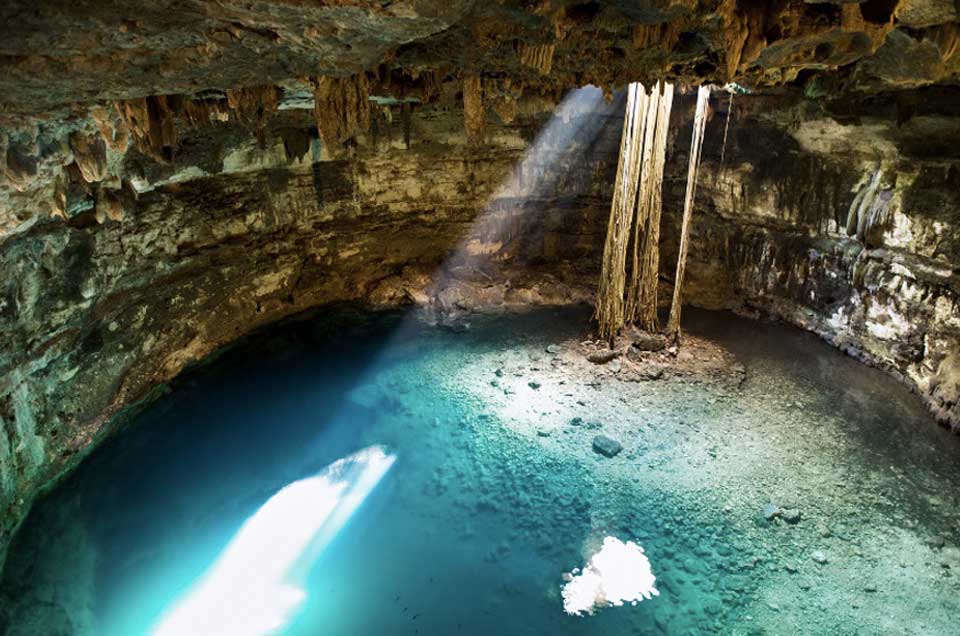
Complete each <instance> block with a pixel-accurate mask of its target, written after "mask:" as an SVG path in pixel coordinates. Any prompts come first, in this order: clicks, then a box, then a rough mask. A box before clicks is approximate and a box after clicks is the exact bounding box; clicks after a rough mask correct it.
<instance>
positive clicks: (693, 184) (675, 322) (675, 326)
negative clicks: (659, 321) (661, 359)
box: [667, 86, 710, 341]
mask: <svg viewBox="0 0 960 636" xmlns="http://www.w3.org/2000/svg"><path fill="white" fill-rule="evenodd" d="M709 101H710V89H709V88H707V87H706V86H701V87H700V89H699V90H698V91H697V110H696V114H695V115H694V119H693V135H692V137H691V140H690V164H689V166H688V167H687V195H686V198H685V199H684V202H683V222H682V224H681V227H680V253H679V255H678V256H677V275H676V279H675V282H674V285H673V302H672V303H671V305H670V318H669V320H668V321H667V336H668V337H672V338H673V339H674V340H675V341H679V340H680V304H681V298H682V296H683V274H684V270H685V269H686V264H687V249H688V248H689V242H690V219H691V217H692V216H693V202H694V199H695V198H696V195H697V176H698V174H699V172H700V153H701V151H702V150H703V132H704V130H705V129H706V125H707V106H708V105H709Z"/></svg>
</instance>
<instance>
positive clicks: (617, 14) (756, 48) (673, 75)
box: [0, 0, 960, 115]
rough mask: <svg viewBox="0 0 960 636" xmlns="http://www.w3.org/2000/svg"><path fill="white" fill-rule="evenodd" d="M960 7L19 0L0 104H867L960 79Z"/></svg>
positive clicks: (2, 27)
mask: <svg viewBox="0 0 960 636" xmlns="http://www.w3.org/2000/svg"><path fill="white" fill-rule="evenodd" d="M958 7H960V2H958V1H957V0H899V2H898V1H897V0H867V1H866V2H861V3H856V2H804V1H802V0H770V1H767V2H762V1H755V0H719V1H718V0H705V1H703V2H693V1H691V0H641V1H629V0H593V1H590V2H582V1H570V0H525V1H517V0H399V1H396V2H391V1H389V0H379V1H374V0H252V1H245V2H240V1H231V0H221V1H217V2H210V1H204V0H154V1H151V2H144V1H143V0H118V1H116V2H99V1H97V0H70V1H65V0H57V1H52V2H42V3H37V2H35V1H34V0H29V1H25V0H8V1H7V2H4V3H3V6H2V7H0V66H2V68H0V112H2V113H6V114H8V115H9V114H18V113H20V114H22V113H37V112H42V111H53V110H56V109H62V108H71V107H76V105H77V104H84V103H93V102H99V101H106V100H128V99H136V98H142V97H145V96H150V95H171V94H177V95H197V94H202V93H203V92H204V91H211V90H213V91H216V90H219V91H223V90H227V89H234V88H237V87H249V86H263V85H268V84H280V83H283V82H288V81H291V80H296V79H307V80H310V79H311V78H317V77H321V76H326V77H338V78H343V77H350V76H355V75H357V74H358V73H363V72H366V73H369V74H370V75H371V79H372V81H373V82H374V86H373V88H374V89H375V90H376V91H377V92H383V93H388V94H397V93H404V92H408V93H410V94H414V95H417V96H418V97H420V98H426V99H431V98H432V97H434V95H433V94H431V91H430V90H429V86H430V85H431V83H434V84H435V83H438V82H441V81H443V80H444V79H446V78H451V77H452V78H458V77H461V76H464V75H477V76H481V77H483V78H485V80H487V81H488V82H489V81H490V80H491V79H495V80H497V81H499V82H500V86H501V87H502V86H506V87H508V88H504V89H502V90H510V91H514V92H516V91H518V90H526V91H540V92H543V93H546V92H550V91H558V90H563V89H566V88H570V87H574V86H581V85H585V84H595V85H600V86H604V87H608V88H612V87H615V86H620V85H623V84H624V83H626V82H628V81H635V80H641V81H643V80H646V81H649V80H651V79H653V78H660V77H666V78H670V79H674V80H676V81H679V82H681V83H684V84H690V85H693V84H700V83H704V82H710V83H716V84H724V83H727V82H735V83H737V84H739V85H741V86H743V87H746V88H748V89H750V90H754V91H776V90H783V89H784V87H786V88H787V90H797V91H798V92H800V91H803V92H804V93H805V94H807V95H808V96H812V97H823V96H830V97H836V96H838V95H850V96H854V97H858V96H862V95H870V94H878V93H883V92H889V91H898V90H903V89H913V88H919V87H923V86H928V85H931V84H947V85H950V84H956V83H957V80H958V76H960V54H957V49H958V48H960V47H958V42H960V24H958V14H960V9H958ZM425 86H426V88H425ZM485 88H486V87H485ZM486 91H487V94H488V95H489V93H490V89H489V88H486Z"/></svg>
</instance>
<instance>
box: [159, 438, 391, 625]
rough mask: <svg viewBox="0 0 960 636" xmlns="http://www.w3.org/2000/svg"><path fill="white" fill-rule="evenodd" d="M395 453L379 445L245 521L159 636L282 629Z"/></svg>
mask: <svg viewBox="0 0 960 636" xmlns="http://www.w3.org/2000/svg"><path fill="white" fill-rule="evenodd" d="M395 459H396V458H395V457H394V456H393V455H388V454H387V453H386V452H385V451H384V450H383V449H382V448H381V447H379V446H371V447H369V448H365V449H364V450H361V451H359V452H357V453H354V454H353V455H349V456H347V457H344V458H342V459H339V460H337V461H336V462H334V463H333V464H330V465H329V466H328V467H327V468H325V469H324V470H323V471H322V472H320V473H318V474H316V475H314V476H312V477H308V478H306V479H301V480H299V481H295V482H293V483H291V484H289V485H287V486H285V487H283V488H282V489H281V490H279V491H278V492H277V493H276V494H275V495H273V496H272V497H271V498H270V499H269V500H267V502H266V503H265V504H263V506H261V507H260V509H259V510H257V512H256V513H254V515H253V516H252V517H250V518H249V519H247V521H245V522H244V524H243V525H242V526H241V528H240V530H239V531H238V532H237V534H236V535H235V536H234V538H233V539H232V540H231V542H230V544H229V545H228V546H227V547H226V549H225V550H224V551H223V552H222V553H221V555H220V556H219V557H218V558H217V560H216V562H215V563H214V564H213V566H212V567H211V568H210V569H209V570H208V571H207V572H206V573H205V574H204V576H203V577H202V578H201V579H200V580H199V581H198V582H197V583H196V584H195V585H194V586H193V588H191V589H190V590H189V591H188V593H187V594H186V595H185V596H184V597H182V598H181V599H180V600H179V601H178V602H177V603H176V604H174V605H173V606H172V608H171V609H169V610H168V611H167V613H166V614H165V615H164V616H163V617H162V618H161V620H160V621H159V623H158V624H157V626H156V627H155V628H154V630H153V632H152V633H153V636H268V635H270V636H273V635H275V634H277V632H278V631H279V630H281V629H282V628H283V627H285V626H286V625H287V623H288V622H289V621H290V619H291V618H292V617H293V614H294V612H295V611H296V610H297V609H298V608H299V606H300V605H301V604H302V603H303V601H304V599H305V598H306V593H305V592H304V590H303V581H304V580H305V578H306V576H307V573H308V571H309V569H310V567H311V565H312V564H313V562H314V561H315V560H316V559H317V557H318V556H319V555H320V552H321V551H322V550H323V548H324V547H325V546H326V545H327V544H328V543H329V542H330V540H332V539H333V537H334V536H335V535H336V533H337V531H338V530H340V528H341V527H343V525H344V524H345V523H346V522H347V520H348V519H349V518H350V516H351V515H352V514H353V513H354V511H356V509H357V508H358V507H359V506H360V504H361V503H363V500H364V499H366V497H367V495H368V494H370V492H371V491H372V490H373V488H374V487H375V486H376V485H377V484H378V483H379V482H380V480H381V479H382V478H383V476H384V475H385V474H386V473H387V471H388V470H389V469H390V467H391V466H392V465H393V462H394V460H395Z"/></svg>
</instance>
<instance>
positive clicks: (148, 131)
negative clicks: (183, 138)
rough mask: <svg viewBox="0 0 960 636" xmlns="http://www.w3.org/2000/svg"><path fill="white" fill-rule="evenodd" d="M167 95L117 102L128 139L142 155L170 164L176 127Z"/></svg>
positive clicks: (174, 144)
mask: <svg viewBox="0 0 960 636" xmlns="http://www.w3.org/2000/svg"><path fill="white" fill-rule="evenodd" d="M167 98H168V96H167V95H153V96H150V97H146V98H143V99H130V100H123V101H118V102H116V108H117V111H118V112H119V114H120V117H121V119H123V121H124V124H125V125H126V127H127V130H129V131H130V136H131V137H133V140H134V142H135V143H136V144H137V148H138V149H139V150H140V152H142V153H143V154H145V155H147V156H150V157H153V158H155V159H158V160H160V161H170V160H171V159H172V158H173V149H174V148H175V147H176V145H177V128H176V123H175V119H174V112H173V109H172V108H170V105H169V103H168V99H167Z"/></svg>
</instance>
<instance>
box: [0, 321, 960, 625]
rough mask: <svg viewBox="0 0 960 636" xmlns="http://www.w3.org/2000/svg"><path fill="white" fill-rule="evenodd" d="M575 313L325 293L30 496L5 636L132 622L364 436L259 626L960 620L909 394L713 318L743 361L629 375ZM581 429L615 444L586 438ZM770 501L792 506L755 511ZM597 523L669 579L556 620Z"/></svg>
mask: <svg viewBox="0 0 960 636" xmlns="http://www.w3.org/2000/svg"><path fill="white" fill-rule="evenodd" d="M587 316H588V314H587V313H585V312H584V311H583V310H563V311H558V310H549V311H537V312H532V313H529V314H523V315H517V316H500V317H490V318H485V319H474V321H473V323H472V324H470V325H469V328H455V329H451V328H443V327H432V326H428V325H426V324H424V323H422V322H420V321H418V320H417V319H416V318H414V317H412V316H410V315H407V316H404V315H402V314H395V313H390V314H377V313H362V312H357V311H353V310H343V311H341V310H336V311H330V312H327V313H325V314H324V315H323V316H321V317H318V318H313V319H311V320H309V321H304V322H299V323H293V324H286V325H281V326H278V327H275V328H273V329H271V330H270V331H268V332H266V333H263V334H259V335H257V336H256V337H253V338H251V339H250V340H249V341H247V342H245V343H244V344H242V345H241V346H238V347H237V348H235V349H234V350H232V351H230V352H228V353H226V354H224V355H223V356H221V357H220V358H219V359H217V360H215V361H213V362H211V363H210V364H208V365H206V366H205V367H203V368H201V369H198V370H195V371H193V372H191V373H189V374H187V376H185V377H184V378H183V379H182V380H180V381H178V382H177V383H176V384H175V386H174V388H173V391H172V392H171V393H170V394H169V395H168V396H166V397H164V398H162V399H160V400H159V401H158V402H156V403H155V404H153V405H151V406H150V407H149V408H148V410H147V411H146V412H145V413H144V414H143V415H142V416H140V417H139V418H138V419H137V420H136V421H135V422H134V423H132V424H131V425H129V427H128V428H127V429H126V430H124V431H123V433H122V434H121V435H118V436H116V437H115V438H113V439H112V440H110V441H109V442H108V443H106V444H105V445H104V446H102V447H101V448H100V449H98V450H97V451H96V452H95V453H94V454H93V455H92V456H91V457H90V458H89V459H88V460H87V461H85V462H84V463H83V464H82V466H81V467H80V468H79V469H78V470H77V471H76V472H75V473H73V474H72V475H71V476H70V477H69V478H68V479H66V480H65V481H64V482H63V484H62V485H61V486H60V487H59V488H58V489H57V490H56V491H55V492H53V493H52V494H51V495H50V496H49V497H47V498H46V499H44V500H43V501H42V502H41V503H40V504H38V505H37V506H36V508H35V509H34V511H33V513H32V514H31V516H30V518H29V519H28V521H27V523H26V525H25V527H24V529H23V531H22V533H21V534H20V536H19V538H18V540H17V542H16V543H15V545H14V546H13V548H12V549H11V552H10V555H9V558H8V564H7V568H6V571H5V573H4V581H3V584H2V596H0V602H2V604H3V605H2V611H0V617H2V618H0V620H2V621H3V622H4V624H5V627H4V629H5V633H7V634H10V635H18V636H27V635H29V636H33V635H36V636H40V635H43V636H60V635H63V636H67V635H74V634H76V635H84V636H87V635H89V636H137V635H140V634H147V633H149V632H150V630H151V628H152V627H153V626H154V625H156V624H157V621H158V620H160V619H161V617H163V616H164V614H165V612H167V611H168V610H169V609H170V607H171V606H172V605H173V604H174V603H175V602H176V600H177V599H178V598H181V597H182V596H183V595H184V594H185V593H187V592H188V591H189V590H190V589H191V586H192V585H193V584H194V583H195V582H196V581H197V580H198V579H200V577H202V575H203V574H204V572H205V571H207V570H208V569H209V568H210V567H211V565H212V564H213V563H214V561H215V560H216V558H217V556H218V554H220V553H221V551H222V550H223V549H224V547H225V546H226V545H227V544H228V543H229V542H230V540H231V538H232V537H233V536H234V535H235V534H236V533H237V531H238V530H239V528H240V527H241V525H242V524H243V522H244V521H245V520H246V519H248V518H249V517H250V516H251V515H252V514H254V513H255V512H256V511H257V509H258V508H259V507H260V506H261V505H263V503H264V502H265V501H267V500H268V499H269V498H270V497H271V496H272V495H273V494H274V493H275V492H276V491H277V490H278V489H280V488H282V487H283V486H285V485H286V484H289V483H291V482H294V481H296V480H298V479H301V478H304V477H307V476H309V475H312V474H315V473H316V472H317V471H319V470H322V469H323V468H324V467H325V466H326V465H328V464H330V463H331V462H333V461H335V460H337V459H338V458H341V457H344V456H346V455H348V454H350V453H353V452H355V451H357V450H358V449H361V448H364V447H367V446H370V445H372V444H379V445H383V446H385V447H386V448H388V449H389V451H390V452H391V453H393V454H394V455H395V456H396V458H397V461H396V464H395V465H394V466H393V468H392V469H391V470H390V471H389V473H387V475H386V477H385V478H384V479H383V481H382V482H381V483H380V484H379V485H378V486H377V488H376V489H374V490H373V491H372V493H371V494H370V495H369V496H368V497H367V498H366V500H365V501H364V502H363V504H362V505H361V506H360V508H359V509H358V510H357V511H356V512H355V514H353V516H352V517H351V518H350V519H349V521H348V522H347V524H346V525H345V526H344V527H343V528H342V530H341V531H340V532H339V533H338V534H337V535H336V537H335V538H334V539H333V541H332V542H331V543H330V544H329V545H327V546H326V547H325V549H324V550H323V551H322V552H321V553H320V554H319V556H318V558H317V559H316V561H315V563H313V564H312V566H311V568H310V569H309V572H308V574H307V580H306V585H305V591H306V599H305V601H304V604H303V606H302V607H301V610H300V611H299V612H297V613H296V614H295V616H294V617H293V619H292V620H291V622H290V623H289V624H288V625H286V626H285V627H284V628H282V629H278V630H276V631H275V632H271V633H275V634H284V635H288V636H314V635H317V634H325V635H329V636H339V635H344V636H346V635H370V634H377V635H381V634H383V635H387V634H424V635H426V634H463V635H464V636H468V635H471V634H557V635H559V634H608V635H619V634H753V635H756V634H936V635H942V634H960V627H958V626H957V623H956V620H955V617H956V616H957V615H958V614H957V612H958V610H960V594H958V592H960V586H958V583H957V578H958V577H957V576H956V575H957V574H960V551H958V548H957V539H958V533H960V530H958V528H960V517H958V514H957V511H958V510H960V506H958V505H957V504H958V501H957V490H956V484H957V483H960V480H958V478H960V466H958V459H960V447H958V442H957V440H956V439H954V438H952V437H951V436H950V435H949V434H948V433H946V432H945V431H942V430H940V429H938V428H937V427H936V426H935V425H934V424H933V423H932V421H930V419H929V418H928V417H927V415H926V414H925V413H924V411H923V409H922V407H921V405H920V404H919V402H918V400H917V399H916V397H915V396H913V395H911V394H909V393H908V392H907V391H906V390H904V389H903V388H902V387H901V386H899V385H897V384H896V383H894V382H893V381H892V380H890V379H889V378H887V377H885V376H884V375H883V374H880V373H878V372H875V371H874V370H871V369H867V368H865V367H863V366H861V365H859V364H857V363H856V362H854V361H852V360H850V359H848V358H845V357H844V356H842V355H841V354H839V353H837V352H836V351H834V350H832V349H830V348H829V347H828V346H826V345H825V344H823V343H821V342H820V341H818V340H817V339H816V338H814V337H812V336H810V335H809V334H803V333H799V332H796V331H794V330H790V329H788V328H785V327H782V326H776V325H761V324H758V323H754V322H749V321H746V320H742V319H739V318H735V317H733V316H730V315H726V314H714V313H707V312H699V313H698V312H691V313H690V314H689V317H688V322H689V326H688V332H689V333H690V334H692V335H694V336H699V337H702V338H704V339H706V340H708V341H712V342H714V343H717V344H718V345H719V346H720V347H722V348H724V349H726V350H727V351H728V353H729V354H730V355H731V356H733V357H735V359H736V360H737V362H738V364H739V365H742V368H741V369H740V371H741V372H742V373H743V375H744V377H745V380H744V381H742V382H739V383H733V384H731V383H730V382H727V379H726V377H725V376H724V377H720V376H718V375H716V374H714V375H710V374H709V373H708V374H707V376H708V377H700V376H698V374H697V373H690V374H686V375H685V374H676V375H671V376H670V377H665V378H662V379H660V380H657V381H652V382H640V383H638V382H628V381H625V380H623V379H622V377H620V376H618V375H617V374H616V373H614V372H612V371H610V370H608V369H606V368H602V369H601V368H600V367H594V366H592V365H589V364H588V363H583V364H581V363H580V362H579V357H582V356H580V354H578V353H577V349H576V347H577V346H578V343H579V341H580V339H581V337H582V336H583V332H584V326H585V324H586V319H587ZM552 344H560V345H561V346H562V348H563V351H562V353H560V354H557V353H555V352H549V353H548V352H547V351H546V348H547V347H548V346H549V345H552ZM533 384H536V385H537V386H533ZM574 417H580V418H581V420H582V421H577V423H576V424H572V423H571V422H572V421H573V418H574ZM598 432H603V433H604V434H609V435H611V436H614V437H616V438H617V439H618V440H620V441H621V442H622V443H623V445H624V450H623V452H622V453H621V454H620V455H618V456H617V457H615V458H612V459H608V458H605V457H602V456H600V455H598V454H596V453H594V452H593V451H592V449H591V440H592V438H593V436H594V435H596V434H597V433H598ZM770 500H775V501H776V502H777V503H778V504H780V505H782V506H792V507H796V508H798V509H799V510H800V511H801V513H802V516H803V518H802V520H801V522H800V523H799V524H796V525H792V524H785V523H782V522H779V521H777V522H772V523H771V522H767V521H766V520H764V519H763V517H762V514H761V510H762V508H763V506H764V505H765V504H766V503H767V502H768V501H770ZM606 536H616V537H619V538H621V539H623V540H628V539H629V540H633V541H636V542H637V543H639V544H640V545H642V546H643V547H644V548H645V550H646V553H647V554H648V555H649V558H650V561H651V563H652V567H653V571H654V574H655V575H656V576H657V585H658V588H659V589H660V592H661V594H660V596H659V597H656V598H654V599H653V600H650V601H643V602H641V603H639V604H637V605H635V606H629V605H628V606H623V607H613V608H607V609H603V610H601V611H599V612H597V613H596V614H595V615H593V616H585V617H575V616H568V615H567V614H565V613H564V611H563V605H562V600H561V597H560V587H561V585H562V583H563V581H562V579H561V574H562V573H563V572H567V571H570V570H572V569H573V568H575V567H582V566H583V565H584V562H585V560H586V559H587V558H588V557H589V555H590V554H591V553H592V552H593V551H595V550H596V549H597V548H598V547H599V545H600V543H601V542H602V540H603V538H604V537H606ZM815 552H817V553H822V556H825V557H826V558H827V562H826V563H820V562H817V561H815V560H813V556H814V553H815ZM251 576H255V573H251ZM185 636H187V635H185ZM206 636H211V635H209V634H207V635H206ZM212 636H216V635H212ZM224 636H225V635H224Z"/></svg>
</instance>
